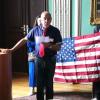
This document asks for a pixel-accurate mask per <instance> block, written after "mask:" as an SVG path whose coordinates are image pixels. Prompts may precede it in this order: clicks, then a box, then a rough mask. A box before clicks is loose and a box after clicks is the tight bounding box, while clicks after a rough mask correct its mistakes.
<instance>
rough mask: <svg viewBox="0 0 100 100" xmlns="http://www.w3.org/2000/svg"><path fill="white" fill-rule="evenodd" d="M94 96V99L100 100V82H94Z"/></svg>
mask: <svg viewBox="0 0 100 100" xmlns="http://www.w3.org/2000/svg"><path fill="white" fill-rule="evenodd" d="M92 96H93V98H97V100H100V81H98V82H93V87H92Z"/></svg>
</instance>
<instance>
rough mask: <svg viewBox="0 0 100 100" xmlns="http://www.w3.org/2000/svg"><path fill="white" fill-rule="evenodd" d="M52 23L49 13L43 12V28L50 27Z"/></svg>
mask: <svg viewBox="0 0 100 100" xmlns="http://www.w3.org/2000/svg"><path fill="white" fill-rule="evenodd" d="M50 23H51V16H50V15H49V14H48V13H42V15H41V24H42V26H43V28H48V27H49V25H50Z"/></svg>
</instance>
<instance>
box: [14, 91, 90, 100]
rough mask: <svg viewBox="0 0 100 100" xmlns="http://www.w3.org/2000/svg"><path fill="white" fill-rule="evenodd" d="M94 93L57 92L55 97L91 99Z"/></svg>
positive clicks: (28, 99) (31, 99)
mask: <svg viewBox="0 0 100 100" xmlns="http://www.w3.org/2000/svg"><path fill="white" fill-rule="evenodd" d="M91 98H92V94H91V93H87V92H57V93H55V94H54V99H57V100H91ZM13 100H36V95H33V96H25V97H20V98H13Z"/></svg>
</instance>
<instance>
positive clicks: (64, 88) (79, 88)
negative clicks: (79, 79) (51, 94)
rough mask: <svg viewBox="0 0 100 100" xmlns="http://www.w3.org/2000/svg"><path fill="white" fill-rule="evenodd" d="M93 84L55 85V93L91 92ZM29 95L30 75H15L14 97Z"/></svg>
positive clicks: (13, 84) (13, 81)
mask: <svg viewBox="0 0 100 100" xmlns="http://www.w3.org/2000/svg"><path fill="white" fill-rule="evenodd" d="M91 89H92V84H91V83H88V84H87V83H80V84H72V83H66V84H64V83H54V91H55V92H56V91H57V92H91ZM28 95H29V87H28V74H26V73H24V74H22V73H17V74H14V75H13V80H12V97H13V98H16V97H23V96H28Z"/></svg>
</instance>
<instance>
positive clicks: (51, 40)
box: [2, 11, 62, 100]
mask: <svg viewBox="0 0 100 100" xmlns="http://www.w3.org/2000/svg"><path fill="white" fill-rule="evenodd" d="M51 20H52V18H51V14H50V13H49V12H48V11H44V12H42V13H41V25H40V26H36V27H34V28H33V29H32V30H31V31H30V32H29V33H28V34H27V36H26V37H25V38H23V39H21V40H20V41H19V42H18V43H17V44H16V45H15V46H14V47H13V48H11V49H7V50H2V52H13V51H15V50H16V49H18V48H20V47H21V46H22V45H23V44H25V43H26V41H27V40H31V41H34V43H35V51H36V53H35V54H36V59H35V67H36V80H37V82H36V83H37V94H36V95H37V100H44V89H45V90H46V100H50V99H53V76H54V72H55V64H56V53H57V50H59V49H60V46H61V45H60V44H59V43H61V42H62V38H61V34H60V31H59V30H58V29H57V28H55V27H54V26H52V25H50V23H51Z"/></svg>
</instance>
